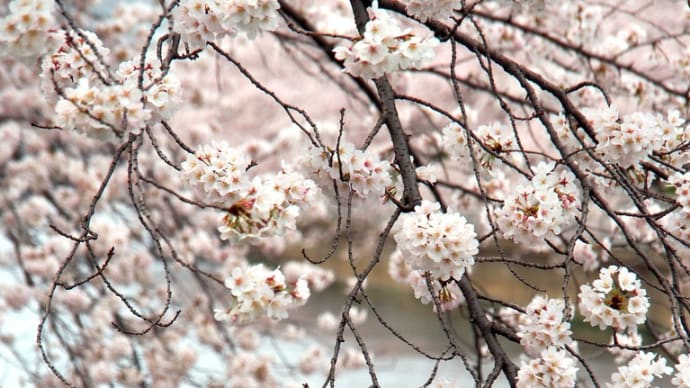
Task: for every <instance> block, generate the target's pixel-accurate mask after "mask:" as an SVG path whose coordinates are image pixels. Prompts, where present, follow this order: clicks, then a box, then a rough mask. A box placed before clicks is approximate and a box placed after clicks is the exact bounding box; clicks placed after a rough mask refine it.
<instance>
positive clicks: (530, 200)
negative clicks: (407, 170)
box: [496, 162, 580, 246]
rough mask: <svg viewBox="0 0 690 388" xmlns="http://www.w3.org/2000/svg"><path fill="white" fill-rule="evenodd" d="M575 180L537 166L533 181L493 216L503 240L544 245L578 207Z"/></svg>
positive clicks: (546, 165)
mask: <svg viewBox="0 0 690 388" xmlns="http://www.w3.org/2000/svg"><path fill="white" fill-rule="evenodd" d="M575 181H576V179H575V176H574V175H573V174H572V173H571V172H569V171H567V170H563V169H554V164H553V163H544V162H541V163H539V164H538V165H537V166H536V167H535V168H534V177H533V178H532V180H531V181H530V182H529V183H527V184H523V185H518V186H516V188H515V189H514V191H513V192H512V193H511V194H510V195H508V197H507V198H506V199H505V201H504V204H503V207H502V208H500V209H498V210H497V212H496V216H497V218H496V222H497V224H498V226H499V227H500V228H501V231H502V232H503V236H504V237H506V238H511V239H513V241H515V242H517V243H521V244H525V245H526V246H530V245H532V246H534V245H535V244H540V243H543V241H544V239H547V238H550V237H553V236H555V235H556V234H558V233H560V231H561V228H562V227H564V226H567V225H570V224H571V223H572V222H573V221H574V215H575V214H576V213H577V208H578V207H579V205H580V199H579V197H580V190H579V189H578V187H577V186H576V185H575V183H574V182H575Z"/></svg>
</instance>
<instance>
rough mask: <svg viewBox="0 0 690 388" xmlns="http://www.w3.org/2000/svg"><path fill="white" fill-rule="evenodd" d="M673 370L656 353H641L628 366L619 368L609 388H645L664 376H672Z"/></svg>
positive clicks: (607, 384)
mask: <svg viewBox="0 0 690 388" xmlns="http://www.w3.org/2000/svg"><path fill="white" fill-rule="evenodd" d="M672 371H673V369H672V368H671V367H669V366H666V359H665V358H663V357H659V358H658V359H657V355H656V354H654V353H647V352H640V353H638V354H637V355H636V356H635V358H633V359H632V360H630V362H629V363H628V364H627V365H623V366H620V367H618V370H617V371H616V372H614V373H613V375H611V382H610V383H606V387H607V388H645V387H651V386H652V381H654V379H655V378H659V377H661V376H663V375H667V374H671V372H672Z"/></svg>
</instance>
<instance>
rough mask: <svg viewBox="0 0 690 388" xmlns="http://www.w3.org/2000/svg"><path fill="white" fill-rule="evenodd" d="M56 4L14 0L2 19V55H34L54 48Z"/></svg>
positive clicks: (0, 40)
mask: <svg viewBox="0 0 690 388" xmlns="http://www.w3.org/2000/svg"><path fill="white" fill-rule="evenodd" d="M54 7H55V6H54V3H53V2H51V1H44V0H12V1H10V3H9V11H10V13H9V14H8V15H7V16H5V17H3V18H1V19H0V56H6V55H9V56H12V57H16V58H31V57H35V56H38V55H41V54H43V53H44V52H45V51H46V50H47V49H50V46H51V41H52V40H53V38H54V33H53V32H51V29H52V28H53V27H54V26H55V18H54V17H53V11H54Z"/></svg>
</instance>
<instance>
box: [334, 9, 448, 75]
mask: <svg viewBox="0 0 690 388" xmlns="http://www.w3.org/2000/svg"><path fill="white" fill-rule="evenodd" d="M438 44H439V41H438V39H436V38H434V37H429V38H421V37H419V36H417V35H416V34H415V33H414V32H413V31H412V30H410V29H403V28H401V26H400V25H399V23H397V22H396V21H395V19H393V16H391V15H388V14H386V13H384V12H383V11H379V10H375V16H374V17H373V18H372V19H371V20H369V21H368V22H367V24H366V26H365V30H364V33H363V35H362V38H361V39H358V40H356V41H355V43H354V44H353V45H352V46H351V47H349V48H348V47H343V46H339V47H336V48H335V49H334V50H333V51H334V53H335V57H336V58H337V59H338V60H341V61H344V66H345V70H346V71H347V72H348V73H350V74H352V75H354V76H357V77H362V78H371V79H373V78H378V77H381V76H382V75H383V74H385V73H391V72H394V71H397V70H405V69H411V68H418V67H420V66H421V65H422V63H424V62H425V61H427V60H430V59H433V58H434V48H435V47H436V46H438Z"/></svg>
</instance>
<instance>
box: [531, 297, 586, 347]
mask: <svg viewBox="0 0 690 388" xmlns="http://www.w3.org/2000/svg"><path fill="white" fill-rule="evenodd" d="M564 310H565V302H564V301H563V299H548V298H545V297H543V296H541V295H537V296H535V297H534V298H533V299H532V301H531V302H530V304H529V305H528V306H527V307H526V309H525V311H526V314H525V316H524V317H522V318H521V319H520V323H519V326H518V335H519V336H520V343H521V344H522V346H524V347H525V352H526V353H527V354H528V355H531V356H538V355H539V353H541V352H542V351H543V350H545V349H546V348H548V347H551V346H555V347H556V348H564V347H565V346H566V345H570V344H572V342H573V340H572V338H571V335H572V332H571V331H570V323H569V322H567V321H566V317H565V316H564V315H563V313H564Z"/></svg>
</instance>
